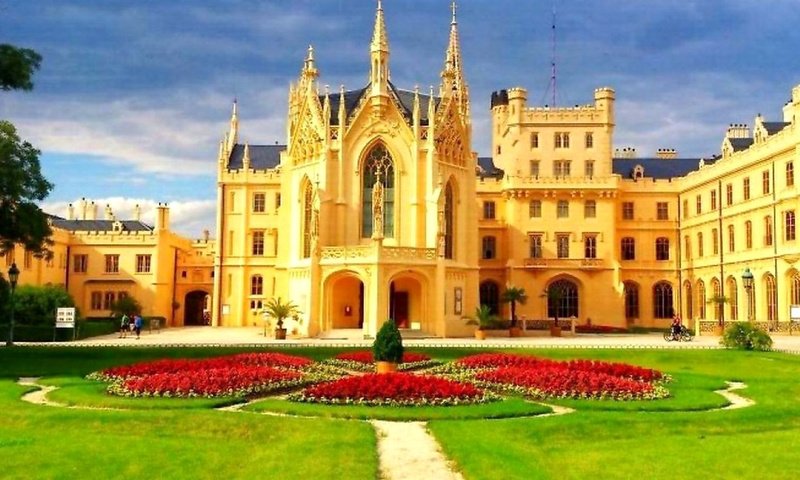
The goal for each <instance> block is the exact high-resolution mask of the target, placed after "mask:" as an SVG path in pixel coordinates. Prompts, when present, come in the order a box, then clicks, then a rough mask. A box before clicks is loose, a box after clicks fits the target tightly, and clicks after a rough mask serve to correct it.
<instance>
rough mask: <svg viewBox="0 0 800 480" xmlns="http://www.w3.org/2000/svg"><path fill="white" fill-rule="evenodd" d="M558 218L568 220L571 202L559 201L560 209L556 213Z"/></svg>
mask: <svg viewBox="0 0 800 480" xmlns="http://www.w3.org/2000/svg"><path fill="white" fill-rule="evenodd" d="M556 216H557V217H558V218H568V217H569V201H567V200H559V201H558V208H557V211H556Z"/></svg>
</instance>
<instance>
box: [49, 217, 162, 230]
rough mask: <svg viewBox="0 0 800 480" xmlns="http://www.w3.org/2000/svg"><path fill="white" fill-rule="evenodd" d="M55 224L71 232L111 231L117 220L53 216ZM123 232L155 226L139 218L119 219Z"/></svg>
mask: <svg viewBox="0 0 800 480" xmlns="http://www.w3.org/2000/svg"><path fill="white" fill-rule="evenodd" d="M52 221H53V226H54V227H56V228H60V229H61V230H67V231H70V232H111V231H113V230H114V223H116V222H117V220H65V219H63V218H60V217H52ZM119 222H120V223H121V224H122V231H123V232H152V231H153V227H151V226H150V225H147V224H146V223H142V222H140V221H138V220H119Z"/></svg>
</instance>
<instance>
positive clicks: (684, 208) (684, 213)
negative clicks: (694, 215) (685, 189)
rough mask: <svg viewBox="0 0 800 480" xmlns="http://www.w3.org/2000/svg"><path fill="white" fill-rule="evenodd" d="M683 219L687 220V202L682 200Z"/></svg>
mask: <svg viewBox="0 0 800 480" xmlns="http://www.w3.org/2000/svg"><path fill="white" fill-rule="evenodd" d="M683 218H689V200H686V199H684V200H683Z"/></svg>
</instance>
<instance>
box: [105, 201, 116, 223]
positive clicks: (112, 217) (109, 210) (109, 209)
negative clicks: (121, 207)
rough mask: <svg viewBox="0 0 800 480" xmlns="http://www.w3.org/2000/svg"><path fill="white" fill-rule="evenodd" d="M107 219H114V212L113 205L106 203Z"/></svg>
mask: <svg viewBox="0 0 800 480" xmlns="http://www.w3.org/2000/svg"><path fill="white" fill-rule="evenodd" d="M104 219H105V220H114V212H113V211H111V205H109V204H107V203H106V209H105V214H104Z"/></svg>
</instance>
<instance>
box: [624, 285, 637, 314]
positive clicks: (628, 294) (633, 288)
mask: <svg viewBox="0 0 800 480" xmlns="http://www.w3.org/2000/svg"><path fill="white" fill-rule="evenodd" d="M624 285H625V318H628V319H634V318H638V317H639V285H637V284H635V283H634V282H625V284H624Z"/></svg>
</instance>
